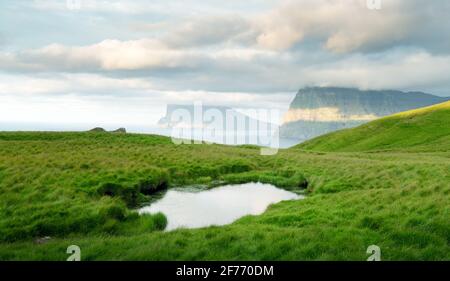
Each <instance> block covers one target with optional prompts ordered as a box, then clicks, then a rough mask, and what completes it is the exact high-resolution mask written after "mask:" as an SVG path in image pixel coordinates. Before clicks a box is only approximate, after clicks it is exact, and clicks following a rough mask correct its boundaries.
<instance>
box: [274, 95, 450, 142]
mask: <svg viewBox="0 0 450 281" xmlns="http://www.w3.org/2000/svg"><path fill="white" fill-rule="evenodd" d="M446 100H449V98H443V97H438V96H434V95H430V94H425V93H421V92H401V91H374V90H370V91H363V90H358V89H353V88H337V87H310V88H304V89H301V90H300V91H299V92H298V93H297V95H296V97H295V98H294V100H293V101H292V103H291V105H290V108H289V110H288V112H287V113H286V114H285V116H284V120H283V125H282V126H281V128H280V136H281V137H284V138H293V139H298V140H299V141H305V140H308V139H311V138H314V137H317V136H320V135H323V134H326V133H329V132H333V131H336V130H340V129H345V128H352V127H356V126H358V125H361V124H363V123H366V122H369V121H372V120H374V119H377V118H380V117H383V116H387V115H391V114H394V113H397V112H401V111H406V110H411V109H416V108H420V107H424V106H429V105H433V104H437V103H441V102H444V101H446Z"/></svg>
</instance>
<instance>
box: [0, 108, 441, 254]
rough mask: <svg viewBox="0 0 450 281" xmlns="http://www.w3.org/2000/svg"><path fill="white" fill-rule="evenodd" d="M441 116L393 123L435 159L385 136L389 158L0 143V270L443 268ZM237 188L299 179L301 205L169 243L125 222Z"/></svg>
mask: <svg viewBox="0 0 450 281" xmlns="http://www.w3.org/2000/svg"><path fill="white" fill-rule="evenodd" d="M441 107H442V108H443V109H442V110H443V112H441V110H437V109H436V107H433V108H432V110H430V109H425V110H422V111H418V112H419V113H421V114H417V116H415V115H414V114H413V115H409V114H410V113H408V114H403V115H399V116H397V117H395V118H396V119H395V120H402V122H401V123H403V121H405V120H406V119H407V118H408V117H405V116H411V118H412V120H418V119H417V118H420V119H421V120H422V121H421V122H422V123H421V124H422V130H425V129H426V128H423V126H425V125H424V123H423V122H427V123H426V126H430V127H431V128H433V129H429V130H428V129H427V131H428V132H429V133H430V134H433V135H434V136H435V137H434V138H433V139H434V141H435V142H434V143H435V146H434V147H436V148H439V149H436V150H437V151H433V150H432V149H431V147H430V146H429V145H427V146H423V144H424V143H426V141H424V140H420V139H419V138H418V137H415V136H416V135H415V134H411V135H408V138H414V140H403V142H406V141H410V142H411V143H410V144H411V145H414V146H412V147H413V148H414V149H413V150H411V149H409V150H405V147H404V146H403V145H400V142H401V141H402V137H401V135H398V136H397V137H395V138H394V137H393V136H395V135H396V134H395V130H393V129H388V130H387V131H388V132H390V134H391V135H392V136H391V137H390V139H392V141H393V143H395V144H396V145H395V146H394V145H392V146H390V150H389V151H378V152H376V151H372V152H371V153H365V152H350V153H348V152H345V153H334V152H333V153H325V152H314V151H303V150H300V149H295V148H294V149H288V150H281V151H280V152H279V153H278V154H277V155H274V156H261V155H260V154H259V152H260V151H259V149H258V148H257V147H252V146H246V147H230V146H222V145H174V144H173V143H172V142H171V141H170V139H168V138H165V137H160V136H153V135H136V134H114V133H106V132H85V133H31V132H14V133H5V132H4V133H2V132H0V151H1V152H2V153H1V154H0V260H60V261H63V260H65V259H66V258H67V254H66V249H67V247H68V246H69V245H72V244H75V245H79V246H80V247H81V253H82V260H360V261H363V260H365V259H366V258H367V254H366V249H367V247H368V246H369V245H373V244H375V245H378V246H380V247H381V250H382V259H383V260H450V224H449V221H450V204H449V202H450V161H449V159H450V150H444V149H443V148H444V147H448V138H445V137H440V138H437V137H436V136H441V133H442V132H443V131H445V128H442V124H443V123H442V122H441V119H440V118H438V117H439V116H448V115H446V113H445V112H447V111H446V108H447V105H441ZM438 108H440V107H438ZM428 112H429V113H428ZM430 114H431V115H430ZM424 116H428V117H427V118H423V117H424ZM392 118H393V117H390V118H387V120H393V119H392ZM411 118H410V119H411ZM430 118H431V119H430ZM385 120H386V119H385ZM431 120H434V121H435V122H438V124H441V125H435V123H434V122H431ZM447 124H448V123H447ZM392 126H394V127H395V126H399V127H400V128H403V127H405V126H403V125H399V124H396V122H394V121H392V122H391V127H392ZM406 127H407V126H406ZM444 127H445V126H444ZM415 128H418V127H417V126H416V125H415ZM436 128H441V129H440V131H437V129H436ZM359 129H360V128H359ZM359 129H357V130H359ZM419 136H422V138H423V137H424V138H426V139H427V140H429V138H428V135H426V134H419ZM360 141H361V143H362V142H363V140H362V139H360ZM375 143H376V142H375ZM403 144H404V143H403ZM386 145H388V144H386ZM420 145H422V146H421V149H418V147H419V146H420ZM446 145H447V146H446ZM383 147H384V148H386V147H385V146H383ZM396 147H398V148H396ZM371 148H373V149H375V146H373V147H371ZM425 148H427V149H425ZM422 150H424V151H426V152H424V151H422ZM250 181H261V182H265V183H272V184H274V185H276V186H279V187H283V188H286V189H291V190H292V189H294V190H296V189H298V188H299V186H305V184H304V183H305V181H306V183H307V191H308V197H307V198H306V199H304V200H299V201H288V202H282V203H279V204H276V205H273V206H271V207H270V208H269V209H268V210H267V211H266V212H265V213H264V214H263V215H260V216H247V217H244V218H242V219H240V220H238V221H237V222H235V223H233V224H231V225H227V226H223V227H207V228H202V229H192V230H176V231H171V232H163V231H161V230H162V229H163V228H164V227H165V225H166V219H165V217H164V215H161V214H159V215H145V216H139V215H137V213H136V212H135V209H136V207H138V206H139V205H140V204H142V203H143V202H147V201H149V200H152V199H153V195H152V191H155V190H159V189H165V188H171V187H175V186H178V187H179V186H182V187H183V186H189V185H198V184H202V185H206V186H209V187H211V188H212V187H214V186H216V185H217V184H224V183H241V182H250ZM46 236H50V238H49V239H44V240H42V239H40V238H43V237H46ZM39 241H44V242H39Z"/></svg>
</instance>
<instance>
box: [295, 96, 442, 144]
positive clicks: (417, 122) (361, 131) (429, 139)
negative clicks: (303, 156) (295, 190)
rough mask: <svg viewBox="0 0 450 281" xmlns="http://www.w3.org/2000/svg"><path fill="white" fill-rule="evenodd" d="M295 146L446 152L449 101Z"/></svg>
mask: <svg viewBox="0 0 450 281" xmlns="http://www.w3.org/2000/svg"><path fill="white" fill-rule="evenodd" d="M296 148H300V149H305V150H315V151H336V152H337V151H371V150H408V151H448V150H450V101H447V102H444V103H441V104H438V105H433V106H430V107H425V108H420V109H416V110H411V111H406V112H401V113H398V114H395V115H391V116H388V117H385V118H381V119H378V120H375V121H372V122H370V123H367V124H364V125H361V126H359V127H357V128H353V129H346V130H342V131H338V132H334V133H330V134H327V135H324V136H321V137H318V138H315V139H313V140H310V141H308V142H305V143H303V144H300V145H298V146H297V147H296Z"/></svg>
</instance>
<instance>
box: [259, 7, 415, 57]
mask: <svg viewBox="0 0 450 281" xmlns="http://www.w3.org/2000/svg"><path fill="white" fill-rule="evenodd" d="M405 3H406V1H403V0H391V1H384V2H383V9H382V10H381V11H373V10H370V9H368V8H367V4H366V0H336V1H329V0H303V1H294V0H291V1H285V2H284V4H283V5H281V6H280V7H279V8H277V9H275V10H273V11H271V12H270V13H267V14H265V15H262V16H260V17H258V18H256V20H255V22H254V24H255V26H256V28H257V29H258V30H259V31H260V35H259V36H258V38H257V42H258V44H259V45H260V46H262V47H266V48H270V49H275V50H285V49H288V48H290V47H292V46H293V45H295V44H297V43H299V42H301V41H303V40H305V39H306V38H307V37H312V38H316V39H320V40H323V41H324V47H325V48H326V49H328V50H330V51H333V52H350V51H353V50H358V49H364V48H371V47H378V46H383V45H385V44H388V43H391V42H397V41H400V40H402V39H404V38H405V37H406V36H407V35H408V34H409V32H413V30H411V26H412V24H413V20H414V19H415V16H416V14H415V13H412V14H409V13H405V9H406V7H405Z"/></svg>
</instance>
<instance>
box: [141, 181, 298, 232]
mask: <svg viewBox="0 0 450 281" xmlns="http://www.w3.org/2000/svg"><path fill="white" fill-rule="evenodd" d="M302 198H303V196H301V195H298V194H295V193H293V192H289V191H286V190H283V189H280V188H277V187H275V186H273V185H270V184H262V183H247V184H239V185H226V186H221V187H217V188H213V189H210V190H202V191H196V192H194V191H192V190H191V191H185V190H182V189H171V190H169V191H167V192H166V193H165V195H164V196H163V197H162V199H160V200H158V201H156V202H154V203H152V204H151V205H149V206H146V207H143V208H141V209H140V210H139V213H140V214H143V213H150V214H154V213H158V212H161V213H163V214H164V215H166V217H167V220H168V224H167V227H166V230H173V229H177V228H200V227H206V226H211V225H226V224H230V223H232V222H234V221H235V220H237V219H239V218H241V217H243V216H246V215H260V214H262V213H263V212H264V211H265V210H266V209H267V207H268V206H269V205H271V204H274V203H278V202H280V201H284V200H297V199H302Z"/></svg>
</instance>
